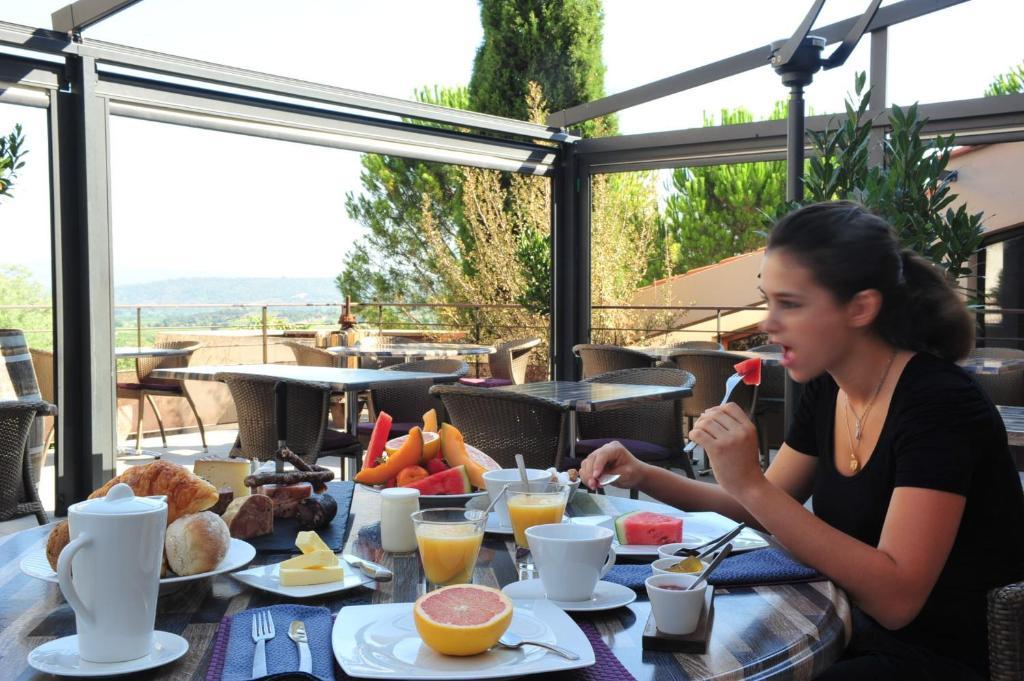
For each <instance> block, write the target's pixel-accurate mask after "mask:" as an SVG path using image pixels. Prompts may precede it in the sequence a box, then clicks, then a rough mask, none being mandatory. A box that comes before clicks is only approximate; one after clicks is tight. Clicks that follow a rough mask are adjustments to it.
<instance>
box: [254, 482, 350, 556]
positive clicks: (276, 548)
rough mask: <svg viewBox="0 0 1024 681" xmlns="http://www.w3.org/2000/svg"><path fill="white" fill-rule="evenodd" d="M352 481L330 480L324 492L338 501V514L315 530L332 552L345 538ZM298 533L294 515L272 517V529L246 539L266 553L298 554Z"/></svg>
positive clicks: (340, 548)
mask: <svg viewBox="0 0 1024 681" xmlns="http://www.w3.org/2000/svg"><path fill="white" fill-rule="evenodd" d="M355 486H356V484H355V483H354V482H347V481H342V482H337V481H336V482H329V483H327V493H328V494H330V495H331V496H332V497H334V501H336V502H337V503H338V515H336V516H334V520H332V521H331V523H330V524H329V525H328V526H327V527H323V528H320V529H319V530H317V531H316V533H317V534H319V535H320V538H321V539H323V540H324V543H326V544H327V546H328V547H330V549H331V551H335V552H337V551H341V550H342V549H343V548H345V539H346V538H347V537H348V514H349V509H350V508H351V507H352V494H353V492H354V490H355ZM298 533H299V521H297V520H296V519H295V518H274V531H273V532H272V533H270V534H265V535H263V536H262V537H253V538H252V539H246V541H247V542H249V543H250V544H252V545H253V546H254V547H255V548H256V550H257V551H261V552H265V553H298V552H299V549H298V547H296V546H295V537H296V535H298Z"/></svg>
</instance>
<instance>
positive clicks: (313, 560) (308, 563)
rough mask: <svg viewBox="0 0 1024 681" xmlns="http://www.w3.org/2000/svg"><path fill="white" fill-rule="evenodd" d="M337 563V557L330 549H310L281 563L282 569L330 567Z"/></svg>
mask: <svg viewBox="0 0 1024 681" xmlns="http://www.w3.org/2000/svg"><path fill="white" fill-rule="evenodd" d="M337 564H338V557H337V556H336V555H334V554H333V553H331V552H330V551H312V552H310V553H304V554H302V555H301V556H295V557H294V558H289V559H288V560H286V561H284V562H283V563H281V569H282V570H300V569H303V568H320V567H330V566H332V565H337Z"/></svg>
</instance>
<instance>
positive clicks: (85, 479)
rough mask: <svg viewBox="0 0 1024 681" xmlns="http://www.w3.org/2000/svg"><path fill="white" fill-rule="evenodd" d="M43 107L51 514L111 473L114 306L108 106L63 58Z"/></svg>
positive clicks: (87, 74) (79, 64) (75, 59)
mask: <svg viewBox="0 0 1024 681" xmlns="http://www.w3.org/2000/svg"><path fill="white" fill-rule="evenodd" d="M65 60H66V62H65V63H66V66H65V69H66V78H67V81H66V83H65V84H64V85H63V87H62V88H61V89H60V90H59V91H58V92H57V93H56V94H55V95H54V98H53V100H52V101H51V107H50V119H49V123H50V154H51V156H50V162H51V167H50V177H51V202H52V206H53V211H52V218H51V219H52V229H53V244H54V261H55V267H54V302H55V308H56V310H57V314H56V334H55V335H56V339H55V340H56V346H57V353H56V354H57V358H58V362H57V389H58V394H57V402H58V404H59V405H60V407H61V409H60V413H59V415H58V418H59V419H60V421H59V427H58V428H57V438H58V443H57V452H58V454H59V455H58V457H57V458H58V460H57V475H56V478H57V494H56V511H57V514H58V515H63V514H65V513H66V512H67V507H68V506H69V505H70V504H72V503H74V502H76V501H79V500H81V499H85V498H86V497H88V496H89V494H90V493H91V492H92V490H94V489H96V488H97V487H100V486H101V485H102V484H103V483H104V482H106V481H107V480H109V479H110V478H111V477H112V476H113V474H114V465H115V460H114V455H115V440H116V437H117V429H116V426H115V416H116V405H117V401H116V398H115V393H114V376H115V366H116V365H115V362H114V351H113V348H114V301H113V288H112V286H111V283H112V280H113V276H112V264H111V263H112V255H111V243H110V242H111V232H110V190H109V144H108V129H107V121H108V113H109V112H108V109H107V101H106V100H105V99H103V98H102V97H100V96H98V95H97V94H96V84H97V74H96V63H95V60H94V59H93V58H91V57H79V56H67V57H65Z"/></svg>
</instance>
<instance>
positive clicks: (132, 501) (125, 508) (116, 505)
mask: <svg viewBox="0 0 1024 681" xmlns="http://www.w3.org/2000/svg"><path fill="white" fill-rule="evenodd" d="M166 507H167V501H166V498H165V497H137V496H135V492H134V491H133V490H132V488H131V487H130V486H129V485H126V484H125V483H123V482H119V483H117V484H116V485H114V486H113V487H111V488H110V491H109V492H107V496H105V497H98V498H96V499H86V500H85V501H80V502H78V503H77V504H74V505H73V506H71V508H69V509H68V510H69V511H75V512H76V513H88V514H90V515H137V514H141V513H152V512H154V511H158V510H160V509H161V508H166Z"/></svg>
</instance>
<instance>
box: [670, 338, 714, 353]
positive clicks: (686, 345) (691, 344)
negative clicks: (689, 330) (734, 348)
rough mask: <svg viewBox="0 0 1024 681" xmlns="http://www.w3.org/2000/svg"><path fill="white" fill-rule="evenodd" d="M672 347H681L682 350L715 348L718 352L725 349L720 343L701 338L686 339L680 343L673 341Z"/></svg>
mask: <svg viewBox="0 0 1024 681" xmlns="http://www.w3.org/2000/svg"><path fill="white" fill-rule="evenodd" d="M672 347H673V348H683V349H684V350H716V351H718V352H721V351H723V350H725V347H724V346H723V345H722V344H721V343H716V342H715V341H702V340H688V341H682V342H681V343H673V344H672Z"/></svg>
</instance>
